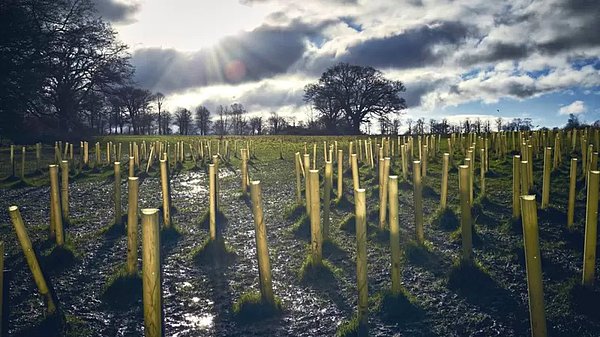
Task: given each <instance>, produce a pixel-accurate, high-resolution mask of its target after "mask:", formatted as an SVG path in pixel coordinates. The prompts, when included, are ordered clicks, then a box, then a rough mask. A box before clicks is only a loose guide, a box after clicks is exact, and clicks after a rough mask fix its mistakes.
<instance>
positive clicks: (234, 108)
mask: <svg viewBox="0 0 600 337" xmlns="http://www.w3.org/2000/svg"><path fill="white" fill-rule="evenodd" d="M244 114H246V108H244V106H243V105H242V104H240V103H233V104H231V108H230V110H229V115H230V116H231V119H230V127H231V131H232V133H233V134H236V135H241V134H244V129H245V127H246V125H247V121H246V118H244Z"/></svg>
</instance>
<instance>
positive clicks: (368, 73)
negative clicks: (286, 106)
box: [304, 63, 406, 134]
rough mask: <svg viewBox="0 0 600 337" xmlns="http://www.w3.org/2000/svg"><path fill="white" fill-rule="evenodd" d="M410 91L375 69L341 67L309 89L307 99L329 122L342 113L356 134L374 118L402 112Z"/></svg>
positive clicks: (330, 72) (306, 93)
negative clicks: (363, 124) (402, 96)
mask: <svg viewBox="0 0 600 337" xmlns="http://www.w3.org/2000/svg"><path fill="white" fill-rule="evenodd" d="M405 90H406V89H405V88H404V85H403V84H402V82H400V81H391V80H388V79H386V78H385V77H384V76H383V73H381V72H380V71H379V70H376V69H374V68H372V67H362V66H354V65H349V64H347V63H340V64H337V65H335V66H333V67H331V68H329V69H327V70H326V71H325V72H324V73H323V75H321V78H320V79H319V81H318V82H317V83H314V84H309V85H307V86H306V87H305V89H304V91H305V95H304V99H305V101H307V102H310V103H311V104H312V106H313V107H314V108H315V109H316V110H317V111H319V112H320V113H321V114H325V115H326V116H327V118H326V120H327V121H328V122H333V120H337V118H338V116H339V115H340V111H341V112H342V113H343V118H344V119H346V121H347V122H348V124H349V125H350V126H351V129H352V131H353V133H355V134H359V133H360V126H361V124H362V123H364V122H368V121H369V118H370V117H380V116H387V115H388V114H390V113H399V112H400V111H401V110H402V109H405V108H406V102H405V100H404V99H403V98H401V97H400V96H399V94H400V93H401V92H404V91H405Z"/></svg>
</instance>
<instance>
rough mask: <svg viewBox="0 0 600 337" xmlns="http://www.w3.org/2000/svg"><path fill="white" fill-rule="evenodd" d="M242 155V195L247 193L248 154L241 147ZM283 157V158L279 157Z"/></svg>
mask: <svg viewBox="0 0 600 337" xmlns="http://www.w3.org/2000/svg"><path fill="white" fill-rule="evenodd" d="M241 155H242V162H241V164H242V195H244V196H245V195H247V194H248V161H247V157H248V154H247V153H246V149H241ZM281 159H283V158H281Z"/></svg>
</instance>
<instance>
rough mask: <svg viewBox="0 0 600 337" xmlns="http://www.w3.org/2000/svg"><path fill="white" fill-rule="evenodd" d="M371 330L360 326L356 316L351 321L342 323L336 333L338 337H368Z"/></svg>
mask: <svg viewBox="0 0 600 337" xmlns="http://www.w3.org/2000/svg"><path fill="white" fill-rule="evenodd" d="M368 334H369V328H368V327H367V326H364V325H363V324H360V322H359V320H358V316H356V315H354V316H353V317H352V318H351V319H350V320H349V321H346V322H344V323H342V324H341V325H340V326H339V327H338V329H337V331H336V333H335V336H336V337H354V336H357V337H362V336H368Z"/></svg>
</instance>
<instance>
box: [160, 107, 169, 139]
mask: <svg viewBox="0 0 600 337" xmlns="http://www.w3.org/2000/svg"><path fill="white" fill-rule="evenodd" d="M171 118H172V116H171V113H170V112H169V111H166V110H165V111H163V112H162V117H161V118H160V124H162V125H159V129H162V130H163V135H170V134H171V126H170V125H171Z"/></svg>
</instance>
